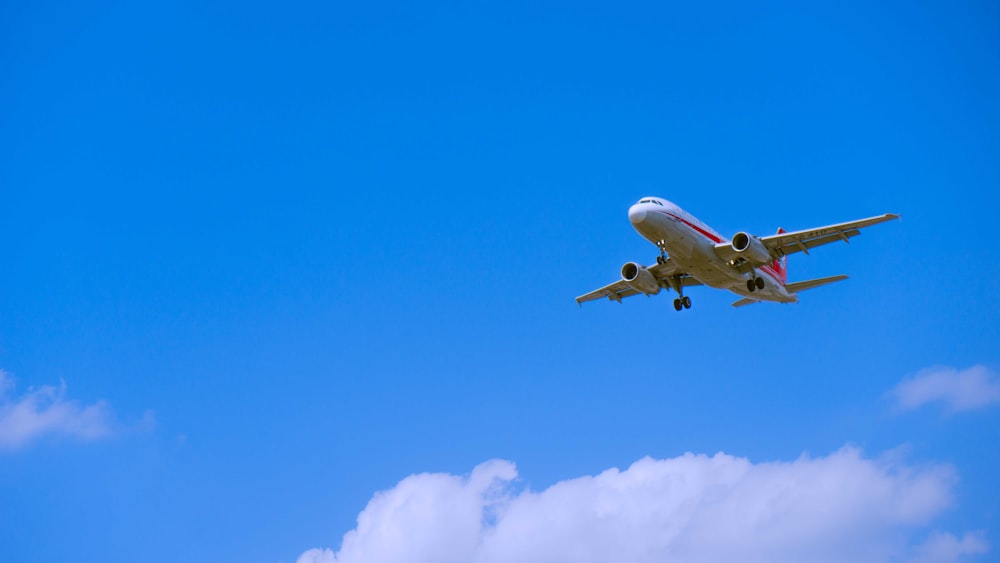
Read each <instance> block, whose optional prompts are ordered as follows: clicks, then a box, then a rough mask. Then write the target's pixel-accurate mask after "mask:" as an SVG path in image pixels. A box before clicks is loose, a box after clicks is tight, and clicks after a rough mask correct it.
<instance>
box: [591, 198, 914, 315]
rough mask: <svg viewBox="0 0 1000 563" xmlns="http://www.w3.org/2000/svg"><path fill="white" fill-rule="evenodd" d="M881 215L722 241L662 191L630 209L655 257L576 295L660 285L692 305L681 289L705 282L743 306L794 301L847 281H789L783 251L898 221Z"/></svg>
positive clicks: (682, 304) (627, 292)
mask: <svg viewBox="0 0 1000 563" xmlns="http://www.w3.org/2000/svg"><path fill="white" fill-rule="evenodd" d="M898 218H899V215H895V214H893V213H885V214H883V215H878V216H876V217H869V218H868V219H859V220H857V221H848V222H846V223H837V224H835V225H829V226H826V227H819V228H816V229H806V230H803V231H795V232H790V233H787V232H785V231H784V229H778V232H777V234H773V235H769V236H763V237H757V236H753V235H751V234H749V233H746V232H742V231H741V232H739V233H736V234H735V235H733V238H732V239H729V240H726V239H725V238H723V237H722V236H721V235H719V233H717V232H715V231H714V230H712V228H711V227H709V226H708V225H706V224H705V223H702V222H701V221H699V220H698V219H697V218H695V217H694V216H693V215H691V214H690V213H688V212H686V211H684V210H683V209H681V208H680V207H678V206H677V205H675V204H673V203H671V202H669V201H667V200H665V199H663V198H659V197H644V198H642V199H640V200H639V201H638V203H636V204H635V205H633V206H632V207H630V208H629V210H628V220H629V222H631V223H632V227H633V228H635V230H636V231H638V232H639V234H640V235H642V236H643V237H644V238H646V239H647V240H649V241H650V242H652V243H653V244H654V245H656V247H657V248H659V250H660V255H659V256H657V257H656V264H655V265H651V266H642V265H640V264H638V263H636V262H627V263H625V265H624V266H622V269H621V276H622V277H621V279H620V280H618V281H616V282H614V283H612V284H610V285H606V286H604V287H602V288H600V289H597V290H594V291H591V292H590V293H587V294H585V295H581V296H580V297H577V298H576V302H577V304H578V305H579V304H583V303H584V302H586V301H593V300H595V299H601V298H604V297H606V298H608V299H609V300H611V301H617V302H619V303H621V302H622V299H623V298H625V297H631V296H633V295H639V294H644V295H646V296H647V297H649V296H650V295H656V294H658V293H659V292H660V290H661V289H667V290H673V291H675V292H677V298H676V299H674V309H675V310H677V311H681V310H683V309H690V308H691V298H690V297H688V296H686V295H684V288H685V287H692V286H698V285H706V286H708V287H714V288H718V289H728V290H729V291H732V292H733V293H735V294H737V295H739V296H740V297H741V299H739V300H738V301H736V302H734V303H733V306H734V307H742V306H744V305H749V304H751V303H758V302H761V301H772V302H777V303H796V302H798V300H799V297H798V294H799V292H801V291H805V290H807V289H813V288H815V287H820V286H822V285H826V284H830V283H834V282H838V281H842V280H845V279H847V276H846V275H843V274H841V275H837V276H829V277H825V278H817V279H812V280H806V281H800V282H794V283H788V282H787V273H788V270H787V268H786V262H787V256H788V255H789V254H794V253H796V252H805V253H806V254H809V250H810V249H811V248H815V247H817V246H821V245H824V244H829V243H831V242H837V241H839V240H842V241H844V242H848V239H850V238H852V237H855V236H857V235H859V234H861V229H863V228H865V227H870V226H871V225H876V224H878V223H883V222H885V221H890V220H892V219H898Z"/></svg>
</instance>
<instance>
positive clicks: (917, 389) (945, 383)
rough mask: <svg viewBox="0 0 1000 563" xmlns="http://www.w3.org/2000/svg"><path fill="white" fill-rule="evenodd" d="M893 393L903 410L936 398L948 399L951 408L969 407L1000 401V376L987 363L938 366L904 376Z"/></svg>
mask: <svg viewBox="0 0 1000 563" xmlns="http://www.w3.org/2000/svg"><path fill="white" fill-rule="evenodd" d="M889 395H890V396H891V397H892V398H893V399H894V400H895V402H896V408H897V410H900V411H908V410H913V409H916V408H919V407H921V406H923V405H926V404H928V403H934V402H940V403H944V406H945V409H946V410H948V411H949V412H960V411H968V410H973V409H980V408H984V407H987V406H990V405H995V404H998V403H1000V378H998V377H997V374H996V373H994V372H992V371H991V370H990V369H989V368H987V367H985V366H972V367H971V368H969V369H966V370H957V369H954V368H949V367H934V368H928V369H925V370H923V371H921V372H919V373H917V374H916V375H915V376H913V377H909V378H907V379H904V380H903V381H901V382H900V383H899V385H897V386H896V387H894V388H893V389H892V390H891V391H889Z"/></svg>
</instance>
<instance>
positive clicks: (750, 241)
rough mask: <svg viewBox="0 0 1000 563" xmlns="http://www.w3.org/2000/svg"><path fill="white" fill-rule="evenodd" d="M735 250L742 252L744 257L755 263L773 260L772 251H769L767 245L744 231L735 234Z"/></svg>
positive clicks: (765, 262)
mask: <svg viewBox="0 0 1000 563" xmlns="http://www.w3.org/2000/svg"><path fill="white" fill-rule="evenodd" d="M733 250H735V251H736V252H739V253H740V254H742V255H743V258H745V259H746V260H747V261H748V262H751V263H753V264H767V263H768V262H770V261H771V260H773V258H771V253H770V252H768V251H767V247H765V246H764V243H762V242H760V239H759V238H757V237H755V236H753V235H748V234H746V233H744V232H739V233H736V234H735V235H733Z"/></svg>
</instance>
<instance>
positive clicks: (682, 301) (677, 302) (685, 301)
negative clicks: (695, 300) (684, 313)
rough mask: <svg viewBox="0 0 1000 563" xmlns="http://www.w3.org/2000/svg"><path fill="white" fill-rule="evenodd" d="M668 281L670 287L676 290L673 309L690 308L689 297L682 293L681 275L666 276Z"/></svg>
mask: <svg viewBox="0 0 1000 563" xmlns="http://www.w3.org/2000/svg"><path fill="white" fill-rule="evenodd" d="M668 281H669V282H670V287H671V288H673V290H674V291H676V292H677V299H674V310H675V311H680V310H681V309H690V308H691V298H690V297H687V296H685V295H684V282H683V281H682V280H681V277H680V276H672V277H670V278H668Z"/></svg>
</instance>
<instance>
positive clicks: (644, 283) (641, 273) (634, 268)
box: [622, 262, 660, 295]
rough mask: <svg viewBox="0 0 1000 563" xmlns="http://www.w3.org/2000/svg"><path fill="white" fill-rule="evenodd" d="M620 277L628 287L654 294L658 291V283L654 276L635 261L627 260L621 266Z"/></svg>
mask: <svg viewBox="0 0 1000 563" xmlns="http://www.w3.org/2000/svg"><path fill="white" fill-rule="evenodd" d="M622 279H623V280H625V283H627V284H628V285H629V287H631V288H632V289H634V290H636V291H638V292H640V293H645V294H646V295H656V294H657V293H659V292H660V284H659V282H657V281H656V276H654V275H653V274H651V273H650V272H649V270H647V269H646V268H643V267H642V266H640V265H638V264H636V263H635V262H628V263H627V264H625V265H624V266H622Z"/></svg>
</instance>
